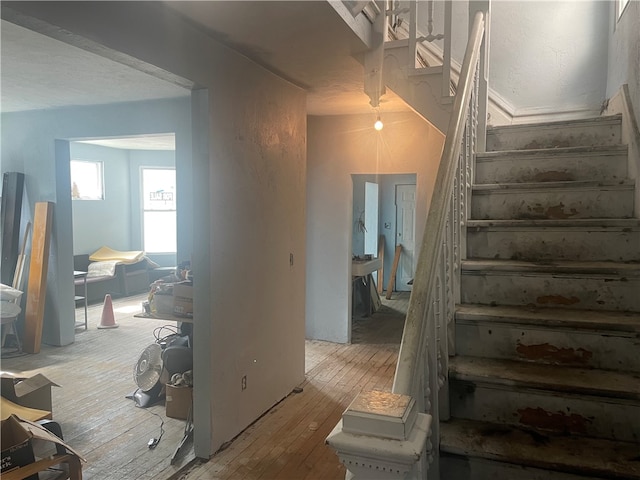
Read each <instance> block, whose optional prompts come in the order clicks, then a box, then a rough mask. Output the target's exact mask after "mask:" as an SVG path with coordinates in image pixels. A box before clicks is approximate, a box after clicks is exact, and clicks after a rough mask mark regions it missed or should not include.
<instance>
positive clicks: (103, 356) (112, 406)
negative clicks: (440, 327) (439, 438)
mask: <svg viewBox="0 0 640 480" xmlns="http://www.w3.org/2000/svg"><path fill="white" fill-rule="evenodd" d="M145 297H146V296H145V295H142V296H137V297H129V298H127V299H120V300H118V299H114V313H115V319H116V323H118V325H119V327H118V328H115V329H107V330H99V329H97V325H98V324H99V323H100V319H101V314H102V304H98V305H94V306H90V307H89V329H88V330H87V331H84V330H83V329H78V330H77V332H76V341H75V343H73V344H72V345H69V346H66V347H51V346H46V345H43V346H42V350H41V352H40V353H39V354H36V355H22V356H17V357H13V358H3V359H2V370H8V371H37V372H41V373H44V374H45V375H46V376H47V377H49V378H50V379H51V380H52V381H54V382H55V383H57V384H59V385H60V387H59V388H57V387H54V389H53V414H54V419H55V420H56V421H58V422H59V423H60V424H61V425H62V429H63V434H64V437H65V441H67V442H68V443H69V444H70V445H71V446H73V447H74V448H76V449H77V450H79V451H80V452H81V453H82V454H83V455H84V457H85V458H86V459H87V463H86V464H84V465H83V478H84V479H85V480H87V479H89V480H91V479H96V480H116V479H117V480H128V479H132V480H133V479H159V480H166V479H178V478H180V479H184V480H192V479H264V480H266V479H269V480H271V479H305V478H306V479H324V478H327V479H329V478H331V479H341V480H342V479H343V478H344V474H345V470H344V467H342V465H341V464H340V463H339V461H338V458H337V456H336V455H335V453H334V452H333V450H331V449H330V448H329V447H328V446H326V445H325V443H324V440H325V438H326V436H327V435H328V434H329V432H330V431H331V430H332V429H333V427H334V426H335V425H336V423H337V422H338V420H339V419H340V416H341V414H342V412H343V411H344V409H345V408H346V407H347V406H348V405H349V403H350V402H351V401H352V400H353V398H354V397H355V396H356V395H357V394H358V393H359V392H360V391H361V390H365V389H390V388H391V383H392V381H393V374H394V370H395V363H396V358H397V353H398V348H399V344H400V339H401V335H402V327H403V324H404V315H405V314H406V309H407V306H408V298H409V294H408V292H407V293H394V295H393V298H392V299H391V300H386V299H383V302H384V305H383V307H382V309H381V310H380V311H379V312H377V313H376V314H374V315H373V316H372V317H369V318H356V319H354V322H353V338H352V344H350V345H343V344H334V343H330V342H321V341H307V342H306V365H305V367H306V368H305V371H306V380H305V381H304V382H303V383H302V384H301V385H300V388H301V389H302V392H300V393H292V394H291V395H289V396H288V397H287V398H285V399H284V400H283V401H281V402H280V403H279V404H277V405H275V406H274V407H273V408H272V409H271V410H269V411H268V412H267V413H266V414H265V415H263V416H262V417H261V418H260V419H258V420H257V421H256V422H255V423H254V424H253V425H251V426H250V427H249V428H247V429H246V430H245V431H244V432H243V433H241V434H240V435H239V436H238V437H237V438H235V439H234V440H233V441H231V442H229V443H228V444H227V445H226V448H224V449H222V450H221V451H220V452H218V453H217V454H216V455H214V456H213V457H212V458H211V459H210V460H209V461H208V462H202V461H200V460H197V459H194V456H193V450H192V445H191V444H190V443H188V444H187V445H186V446H185V448H184V449H183V450H184V451H181V453H180V455H178V457H177V460H178V461H177V462H176V463H175V465H171V464H170V458H171V457H172V456H173V454H174V451H175V449H176V447H177V445H178V442H179V441H180V439H181V438H182V436H183V431H184V426H185V422H184V421H183V420H177V419H173V418H168V417H166V415H165V411H164V404H163V403H159V404H158V405H154V406H152V407H150V408H146V409H143V408H138V407H136V406H135V404H134V403H133V401H132V400H129V399H126V398H125V396H126V395H128V394H131V393H132V392H133V391H134V390H135V383H134V381H133V367H134V364H135V362H136V361H137V359H138V357H139V356H140V353H141V352H142V350H143V349H144V348H145V347H146V346H147V345H149V344H151V343H153V342H154V341H155V336H164V335H166V334H168V333H169V331H168V329H167V328H164V329H162V330H160V329H161V328H162V327H164V326H169V327H170V326H172V323H171V322H163V321H159V320H148V319H141V318H135V317H134V316H133V315H135V314H136V313H139V312H140V311H141V306H140V305H141V302H142V301H143V300H144V299H145ZM76 320H77V321H82V322H83V321H84V310H83V309H82V308H79V309H77V311H76ZM173 325H174V324H173ZM4 354H5V352H3V357H4ZM161 425H162V429H163V430H164V434H163V436H162V440H161V441H160V443H159V444H158V446H157V447H156V448H155V449H149V448H148V446H147V442H148V441H149V439H150V438H152V437H158V436H159V435H160V432H161ZM196 428H197V427H196Z"/></svg>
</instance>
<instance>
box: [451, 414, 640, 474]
mask: <svg viewBox="0 0 640 480" xmlns="http://www.w3.org/2000/svg"><path fill="white" fill-rule="evenodd" d="M440 450H441V451H442V452H446V453H449V454H454V455H464V456H470V457H480V458H485V459H490V460H497V461H501V462H507V463H512V464H519V465H527V466H531V467H537V468H545V469H549V470H556V471H563V472H569V473H574V474H582V475H590V476H601V477H604V478H611V479H640V461H639V450H638V445H637V444H635V443H628V442H617V441H612V440H603V439H594V438H588V437H574V436H560V435H556V436H554V435H548V434H540V433H537V432H532V431H528V430H524V429H519V428H515V427H509V426H506V425H498V424H492V423H486V422H478V421H472V420H462V419H451V420H450V421H448V422H443V423H441V424H440Z"/></svg>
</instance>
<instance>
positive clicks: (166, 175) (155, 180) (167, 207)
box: [142, 168, 177, 253]
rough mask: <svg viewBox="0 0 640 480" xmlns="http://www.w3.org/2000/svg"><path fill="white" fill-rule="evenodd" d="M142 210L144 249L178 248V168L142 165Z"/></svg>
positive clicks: (173, 249) (167, 250)
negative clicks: (176, 169)
mask: <svg viewBox="0 0 640 480" xmlns="http://www.w3.org/2000/svg"><path fill="white" fill-rule="evenodd" d="M142 212H143V213H142V217H143V218H142V223H143V230H142V236H143V243H144V250H145V252H148V253H174V252H176V250H177V243H176V236H177V230H176V171H175V169H172V168H171V169H165V168H142Z"/></svg>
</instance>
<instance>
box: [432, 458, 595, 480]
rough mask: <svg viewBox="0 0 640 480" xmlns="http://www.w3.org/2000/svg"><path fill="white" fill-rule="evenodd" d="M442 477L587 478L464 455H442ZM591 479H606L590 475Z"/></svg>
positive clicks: (510, 479) (499, 479) (483, 479)
mask: <svg viewBox="0 0 640 480" xmlns="http://www.w3.org/2000/svg"><path fill="white" fill-rule="evenodd" d="M440 478H446V479H451V480H463V479H464V480H466V479H473V480H515V479H517V480H585V477H584V476H581V475H573V474H571V473H565V472H554V471H552V470H543V469H540V468H533V467H524V466H521V465H514V464H511V463H504V462H498V461H494V460H485V459H483V458H474V457H467V456H462V455H449V454H441V455H440ZM589 480H605V479H604V478H602V477H591V476H590V477H589Z"/></svg>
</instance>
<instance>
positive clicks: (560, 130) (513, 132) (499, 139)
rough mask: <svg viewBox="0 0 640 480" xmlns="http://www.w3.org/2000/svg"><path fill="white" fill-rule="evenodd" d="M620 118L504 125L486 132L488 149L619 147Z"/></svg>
mask: <svg viewBox="0 0 640 480" xmlns="http://www.w3.org/2000/svg"><path fill="white" fill-rule="evenodd" d="M621 125H622V116H621V115H612V116H607V117H597V118H589V119H584V120H569V121H560V122H547V123H537V124H532V125H506V126H501V127H493V128H489V129H488V130H487V150H488V151H496V150H525V149H526V150H530V149H541V148H563V147H578V146H584V145H587V146H597V145H618V144H619V143H620V137H621V131H622V127H621Z"/></svg>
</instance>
